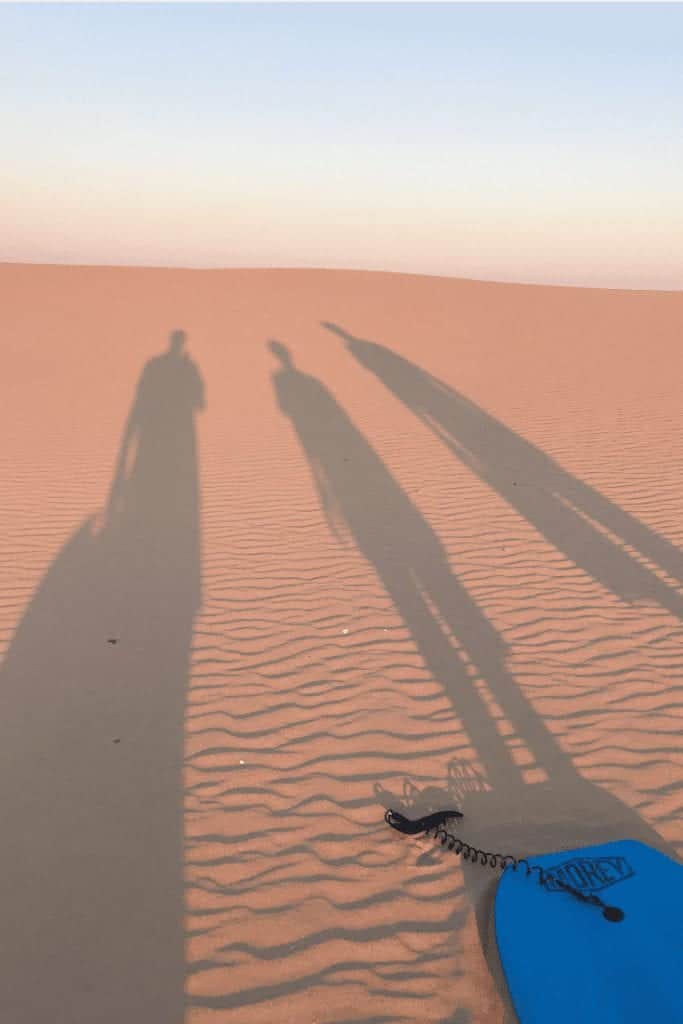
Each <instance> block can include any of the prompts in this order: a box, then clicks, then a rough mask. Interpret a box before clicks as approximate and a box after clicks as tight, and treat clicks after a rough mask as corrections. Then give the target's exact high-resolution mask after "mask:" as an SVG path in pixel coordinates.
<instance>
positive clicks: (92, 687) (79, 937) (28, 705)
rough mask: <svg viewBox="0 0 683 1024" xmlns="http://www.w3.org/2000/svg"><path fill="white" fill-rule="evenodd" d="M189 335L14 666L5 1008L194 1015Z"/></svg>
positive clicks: (156, 387)
mask: <svg viewBox="0 0 683 1024" xmlns="http://www.w3.org/2000/svg"><path fill="white" fill-rule="evenodd" d="M183 345H184V335H183V334H182V332H175V333H174V334H173V335H172V336H171V342H170V346H169V349H168V351H167V352H166V353H164V354H162V355H160V356H158V357H156V358H153V359H151V360H150V361H149V362H148V363H147V365H146V366H145V368H144V370H143V372H142V375H141V378H140V381H139V385H138V388H137V394H136V396H135V399H134V402H133V405H132V408H131V411H130V415H129V417H128V421H127V424H126V427H125V432H124V436H123V440H122V443H121V449H120V455H119V459H118V464H117V467H116V471H115V474H114V480H113V483H112V487H111V492H110V497H109V502H108V506H107V509H106V515H105V516H104V522H103V523H102V524H100V525H99V526H98V525H96V521H95V518H94V517H93V518H90V519H86V520H85V521H84V522H83V523H82V525H81V526H80V527H79V528H78V529H77V530H76V531H75V532H74V533H73V535H72V536H71V537H70V538H69V540H68V541H67V542H66V544H65V545H64V547H63V548H62V550H61V551H60V552H59V554H58V555H57V557H56V558H55V560H54V561H53V563H52V564H51V566H50V567H49V569H48V570H47V572H46V575H45V577H44V578H43V580H42V582H41V584H40V587H39V589H38V590H37V592H36V594H35V596H34V597H33V599H32V601H31V603H30V605H29V607H28V609H27V611H26V613H25V615H24V616H23V619H22V620H21V623H20V625H19V627H18V629H17V631H16V635H15V636H14V639H13V642H12V645H11V648H10V650H9V652H8V655H7V658H6V661H5V663H4V666H3V669H2V673H1V679H0V693H1V695H2V716H1V718H2V724H1V726H0V728H1V730H2V737H1V740H0V750H1V751H2V758H3V764H2V769H3V770H2V787H3V797H2V801H1V805H2V808H3V841H2V844H0V865H1V874H2V878H3V881H4V891H5V898H4V899H3V907H2V914H1V915H0V936H1V938H0V946H1V947H2V950H3V978H4V981H3V985H2V996H0V1019H2V1020H3V1021H12V1024H36V1022H38V1021H50V1022H51V1024H77V1022H86V1021H92V1022H94V1021H97V1022H98V1024H121V1022H123V1021H131V1022H132V1021H140V1022H142V1021H144V1022H145V1024H174V1022H176V1024H181V1022H182V1020H183V1019H184V1005H183V989H184V971H185V968H184V949H183V942H184V934H183V827H182V803H183V799H182V793H183V778H182V763H183V718H184V706H185V697H186V689H187V682H188V671H189V656H190V645H191V639H192V628H193V620H194V617H195V615H196V613H197V610H198V607H199V601H200V560H199V556H200V551H199V492H198V471H197V451H196V438H195V423H194V419H195V414H196V412H197V410H198V409H200V408H202V407H203V385H202V381H201V378H200V376H199V373H198V371H197V369H196V367H195V365H194V363H193V362H192V361H191V359H190V358H189V356H188V355H187V354H186V353H185V352H184V349H183Z"/></svg>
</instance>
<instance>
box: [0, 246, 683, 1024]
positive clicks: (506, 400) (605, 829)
mask: <svg viewBox="0 0 683 1024" xmlns="http://www.w3.org/2000/svg"><path fill="white" fill-rule="evenodd" d="M0 289H1V294H2V299H3V303H2V306H3V310H4V313H5V323H4V327H3V349H2V350H3V355H4V360H3V363H4V366H5V376H6V381H7V386H6V388H5V391H6V400H5V401H4V403H3V407H2V411H1V413H0V415H2V438H3V444H2V449H1V452H2V469H3V480H4V487H3V492H4V499H3V503H2V508H1V510H0V526H1V529H0V567H1V573H2V576H1V579H2V587H1V594H2V603H1V604H0V643H1V644H2V648H1V653H2V654H3V656H4V660H3V664H2V670H1V689H0V700H1V701H2V716H1V719H0V720H1V723H2V724H1V726H0V728H1V729H2V736H1V738H0V740H1V742H0V750H2V757H3V771H2V787H3V792H2V806H3V809H4V823H5V827H4V829H3V844H2V847H1V848H0V849H1V852H0V867H1V869H2V877H3V879H4V880H5V888H6V893H7V895H6V899H5V901H4V906H3V914H2V916H1V917H0V944H1V946H2V950H3V957H4V971H3V974H4V976H5V978H6V979H9V982H8V984H6V985H4V986H3V989H2V994H1V995H0V1017H1V1018H2V1020H8V1021H9V1020H11V1021H12V1022H13V1024H38V1022H42V1021H46V1022H47V1021H49V1022H50V1024H79V1022H81V1021H83V1022H91V1021H98V1024H115V1022H116V1024H120V1022H121V1021H122V1020H130V1021H145V1024H173V1022H177V1024H180V1022H185V1021H186V1022H188V1024H203V1022H212V1021H216V1022H218V1021H223V1020H226V1021H227V1020H230V1021H231V1022H235V1024H266V1022H267V1024H272V1022H273V1021H283V1022H289V1021H292V1022H294V1021H297V1022H301V1021H305V1022H311V1024H312V1022H314V1021H315V1022H318V1024H351V1022H353V1024H381V1022H382V1024H389V1022H399V1021H406V1022H413V1021H421V1022H434V1024H480V1022H481V1024H489V1022H502V1021H503V1020H506V1019H510V1013H509V1009H507V1008H506V1000H505V995H504V992H502V991H501V989H500V985H499V979H498V978H497V975H496V968H495V961H494V957H493V956H492V952H491V935H490V928H489V921H488V911H489V909H490V902H491V896H492V893H493V886H494V883H495V875H494V874H493V873H491V872H489V873H487V872H486V871H485V870H484V869H483V868H476V867H474V866H469V865H468V866H467V869H466V870H463V867H462V865H461V864H460V863H459V862H458V860H457V858H455V856H454V855H453V854H448V853H444V852H442V851H440V850H436V849H434V847H433V845H432V844H431V843H430V842H428V841H425V840H414V839H408V838H403V837H399V836H397V835H396V834H395V833H393V832H391V831H390V830H389V829H388V828H387V826H386V825H385V824H384V821H383V813H384V808H385V807H388V806H393V807H397V808H398V809H407V810H409V811H414V812H415V813H418V812H422V811H426V810H428V809H431V808H434V807H437V806H442V805H444V804H445V805H448V804H449V803H455V804H456V805H457V806H460V807H461V809H462V810H464V812H465V819H464V820H463V822H462V826H461V831H462V833H463V835H465V836H466V837H467V838H468V839H470V841H472V842H474V843H475V844H477V845H482V846H483V847H485V848H486V849H496V850H503V851H505V852H507V851H508V850H509V851H511V852H514V853H532V852H540V851H546V850H555V849H563V848H569V847H572V846H575V845H579V844H581V843H582V842H584V841H591V840H598V839H610V838H620V837H623V836H632V837H636V838H643V839H645V841H647V842H650V843H651V844H653V845H656V846H658V847H659V848H661V849H664V850H667V851H668V852H670V853H672V854H678V855H679V856H680V854H681V848H682V846H683V829H682V827H681V815H680V812H681V792H682V791H683V787H682V782H683V754H682V753H681V743H680V732H681V708H682V699H681V683H682V679H683V647H682V643H681V642H682V640H683V553H682V550H681V548H682V545H683V443H682V442H681V431H680V425H681V413H680V380H681V373H682V371H683V350H682V348H681V344H680V331H681V322H682V314H683V296H681V295H680V294H675V293H646V292H642V293H637V292H618V291H591V290H584V289H568V288H567V289H564V288H544V287H530V286H517V285H496V284H484V283H476V282H465V281H457V280H448V279H438V278H421V277H410V276H404V275H393V274H377V273H355V272H334V271H263V270H259V271H225V272H212V271H206V272H205V271H199V272H191V271H161V270H159V271H157V270H140V269H136V270H129V269H115V268H68V267H28V266H12V265H5V266H0ZM180 331H182V332H184V338H183V337H181V336H180V335H179V334H178V333H175V334H174V332H180Z"/></svg>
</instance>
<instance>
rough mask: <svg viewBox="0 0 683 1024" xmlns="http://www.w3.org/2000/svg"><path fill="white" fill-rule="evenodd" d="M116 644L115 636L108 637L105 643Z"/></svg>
mask: <svg viewBox="0 0 683 1024" xmlns="http://www.w3.org/2000/svg"><path fill="white" fill-rule="evenodd" d="M118 642H119V641H118V638H117V637H115V636H110V637H109V638H108V639H107V643H108V644H117V643H118Z"/></svg>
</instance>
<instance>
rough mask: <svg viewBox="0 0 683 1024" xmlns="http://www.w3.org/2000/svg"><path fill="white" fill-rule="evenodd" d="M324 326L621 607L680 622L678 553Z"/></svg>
mask: <svg viewBox="0 0 683 1024" xmlns="http://www.w3.org/2000/svg"><path fill="white" fill-rule="evenodd" d="M322 326H323V327H325V328H326V329H327V330H329V331H331V332H332V333H333V334H336V335H337V336H338V337H339V338H341V339H342V340H343V341H344V342H345V343H346V347H347V349H348V351H349V352H350V353H351V354H352V355H353V356H354V358H355V359H356V360H357V361H358V362H359V363H360V364H361V365H362V366H364V367H365V368H366V369H367V370H369V371H370V372H371V373H374V374H375V376H376V377H378V378H379V380H381V381H382V383H383V384H384V385H385V387H387V388H388V389H389V391H391V392H392V393H393V394H394V395H395V396H396V397H397V398H398V399H399V400H400V401H401V402H403V403H404V405H406V406H407V407H408V408H409V409H410V410H411V411H412V412H413V413H414V414H415V415H416V416H417V417H418V418H419V419H420V420H421V421H422V422H423V423H425V424H426V425H427V426H428V427H429V428H430V430H432V431H433V432H434V433H435V434H436V436H437V437H439V438H440V439H441V440H442V441H443V442H444V444H446V446H447V447H448V448H449V449H450V451H451V452H452V453H453V454H454V455H455V456H456V457H457V458H458V459H460V461H461V462H462V463H464V464H465V465H466V466H468V467H469V469H471V470H472V472H473V473H475V474H476V475H477V476H478V477H479V478H480V479H481V480H483V481H485V482H486V483H487V484H488V485H489V486H490V487H491V488H492V489H493V490H494V491H496V493H498V494H499V495H500V496H501V497H502V498H504V500H505V501H507V502H508V504H509V505H511V506H512V507H513V508H514V509H515V510H516V511H517V512H518V513H519V514H520V515H522V516H523V517H524V518H525V519H526V520H527V521H528V522H529V523H531V524H532V525H533V526H534V527H535V528H536V529H537V530H538V531H539V533H541V534H542V535H543V536H544V537H545V538H546V540H547V541H548V542H549V543H550V544H552V545H554V546H555V547H556V548H557V549H558V550H559V551H561V552H562V553H563V554H564V555H565V556H566V557H567V558H568V559H569V560H570V561H572V562H573V563H574V565H576V566H577V567H578V568H579V569H581V570H583V571H584V572H585V573H587V574H588V575H589V576H591V577H592V578H593V579H594V580H596V581H597V582H598V583H600V584H601V585H602V586H603V587H605V588H607V589H608V590H609V591H611V592H612V593H613V594H615V595H616V596H617V597H619V598H620V599H622V600H624V601H627V602H636V601H650V602H657V603H658V604H660V605H661V606H662V607H663V608H665V609H666V610H667V611H669V612H671V613H672V614H673V615H675V616H677V617H679V618H683V595H682V594H681V593H680V592H679V591H678V590H677V589H676V587H677V586H679V585H680V586H683V552H682V551H681V550H680V549H679V548H677V547H676V546H675V545H674V544H672V543H671V542H670V541H668V540H667V539H666V538H665V537H662V536H661V535H660V534H658V533H657V532H656V531H655V530H652V529H650V528H649V527H648V526H646V525H645V524H644V523H641V522H640V521H639V520H638V519H637V518H636V517H635V516H633V515H631V514H630V513H629V512H626V511H625V510H624V509H622V508H620V507H619V506H618V505H617V504H615V502H613V501H611V500H610V499H609V498H606V497H605V496H604V495H602V494H601V493H600V492H599V491H597V490H596V489H595V488H593V487H591V486H590V485H589V484H586V483H585V482H584V481H582V480H580V479H578V478H577V477H576V476H574V475H573V474H572V473H570V472H568V471H567V470H565V469H564V468H563V467H562V466H561V465H560V464H559V463H558V462H556V461H555V459H553V458H552V457H551V456H549V455H547V454H546V453H545V452H543V451H542V450H541V449H540V448H538V447H537V446H536V445H534V444H532V443H531V442H530V441H527V440H526V439H525V438H523V437H521V436H520V435H519V434H517V433H515V432H514V431H513V430H511V429H510V428H509V427H507V426H506V425H505V424H504V423H502V422H501V421H500V420H498V419H496V417H495V416H492V415H491V414H490V413H487V412H486V411H485V410H484V409H482V408H480V407H479V406H478V405H477V404H476V403H475V402H472V401H471V400H470V399H468V398H466V397H465V395H462V394H460V393H459V392H458V391H456V390H455V389H454V388H452V387H449V386H448V385H447V384H445V383H444V382H443V381H440V380H438V379H437V378H436V377H434V376H432V375H431V374H430V373H427V371H426V370H423V369H422V368H421V367H419V366H417V365H416V364H415V363H412V362H411V361H410V360H408V359H406V358H404V357H403V356H400V355H398V354H397V353H396V352H393V351H392V350H391V349H389V348H387V347H386V346H384V345H380V344H378V343H377V342H373V341H366V340H364V339H362V338H356V337H354V336H353V335H352V334H349V332H348V331H345V330H344V329H343V328H341V327H339V326H337V325H335V324H332V323H323V325H322ZM626 546H628V547H629V548H630V549H632V551H633V552H637V553H638V555H639V556H641V557H642V558H645V559H647V560H648V561H650V562H651V563H654V564H655V565H656V566H658V567H659V568H660V569H661V570H663V571H664V572H665V573H666V574H667V575H668V576H669V578H670V579H671V580H672V581H673V583H674V585H673V586H672V585H669V584H667V583H666V582H665V581H664V580H662V579H661V578H660V577H659V576H658V575H657V574H656V573H655V572H653V571H652V570H651V569H649V568H648V567H647V566H646V565H644V564H643V562H642V561H640V560H639V558H637V557H635V556H634V554H632V553H631V552H630V551H628V550H626Z"/></svg>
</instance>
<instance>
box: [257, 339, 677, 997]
mask: <svg viewBox="0 0 683 1024" xmlns="http://www.w3.org/2000/svg"><path fill="white" fill-rule="evenodd" d="M270 348H271V351H272V352H273V354H274V355H275V357H276V358H277V359H278V361H279V363H280V367H279V369H278V370H277V371H276V373H275V374H274V377H273V383H274V387H275V392H276V396H277V400H278V404H279V407H280V409H281V411H282V412H283V414H284V415H285V416H287V417H288V418H289V420H290V421H291V423H292V426H293V428H294V430H295V431H296V434H297V437H298V439H299V443H300V444H301V447H302V449H303V451H304V453H305V455H306V457H307V459H308V462H309V465H310V468H311V472H312V475H313V480H314V483H315V487H316V489H317V492H318V496H319V500H320V504H321V508H322V510H323V511H324V514H325V516H326V518H327V521H328V523H329V525H330V528H331V529H332V530H333V532H334V533H335V535H336V536H337V537H338V538H340V539H341V537H342V535H343V534H346V535H348V536H350V538H351V539H352V540H353V542H354V543H355V545H356V546H357V548H358V550H359V551H360V552H361V553H362V555H363V556H364V557H365V559H366V560H367V562H368V563H369V565H370V566H371V567H372V568H373V570H374V571H375V572H376V574H377V576H378V578H379V580H380V582H381V584H382V585H383V587H384V589H385V590H386V592H387V594H388V596H389V597H390V598H391V600H392V602H393V604H394V606H395V608H396V610H397V612H398V613H399V615H400V616H401V618H402V619H403V621H404V623H405V625H406V627H407V628H408V630H409V631H410V633H411V636H412V638H413V640H414V643H415V646H416V649H417V651H418V653H419V655H420V657H421V658H422V660H423V662H424V664H425V666H426V668H427V670H428V671H429V673H430V675H431V676H432V677H433V678H434V679H435V680H436V681H437V682H439V683H440V684H441V685H442V686H443V688H444V691H445V692H446V694H447V696H448V697H449V699H450V700H451V702H452V704H453V707H454V710H455V713H456V715H457V716H458V718H459V719H460V722H461V723H462V728H463V730H464V732H465V733H466V734H467V736H468V738H469V740H470V742H471V743H472V745H473V746H474V748H475V750H476V753H477V756H478V758H479V760H480V762H481V764H482V766H483V768H484V772H485V775H484V776H483V777H482V785H481V786H477V787H476V788H475V789H474V790H470V791H468V792H467V793H466V795H465V797H464V799H463V803H462V805H461V809H462V810H463V811H464V813H465V816H466V822H465V823H464V824H463V828H462V831H463V834H464V835H465V836H466V838H467V840H468V842H470V843H472V844H473V845H475V846H477V847H479V848H482V849H486V850H493V851H495V852H502V853H510V852H511V853H516V854H522V853H524V854H527V855H532V854H535V853H536V854H537V853H544V852H552V851H555V850H561V849H566V848H568V847H572V846H576V845H580V844H581V843H584V844H588V843H598V842H603V841H607V840H609V839H614V838H620V837H623V836H629V837H632V838H638V839H641V840H642V841H644V842H649V843H650V844H651V845H653V846H656V847H658V848H660V849H667V848H666V846H665V844H664V843H663V841H662V839H661V837H659V836H658V835H657V834H656V833H655V831H654V830H653V829H651V828H650V827H649V826H648V825H647V823H646V822H644V821H643V820H642V819H641V818H640V816H639V815H638V814H637V813H636V812H635V811H634V810H632V809H631V808H630V807H627V806H625V805H624V804H622V802H621V801H619V800H618V799H616V798H615V797H614V796H612V795H611V794H610V793H608V792H607V791H606V790H603V789H601V788H600V787H599V786H596V785H594V784H593V783H591V782H589V781H587V780H585V779H584V778H582V776H581V775H580V774H579V773H578V772H577V771H576V769H575V767H574V765H573V763H572V760H571V757H570V756H569V755H568V754H566V753H565V751H564V750H563V749H562V748H561V746H560V745H559V743H558V741H557V739H556V738H555V736H554V735H553V733H552V732H551V731H550V730H549V729H548V728H547V726H546V724H545V722H544V720H543V719H542V718H541V716H540V715H539V714H538V713H537V712H536V711H535V709H534V707H533V705H532V704H531V703H530V702H529V701H528V700H527V698H526V697H525V695H524V693H523V692H522V690H521V689H520V687H519V686H518V684H517V682H516V680H515V678H514V677H513V676H512V674H511V673H510V671H509V670H508V668H507V666H506V663H505V659H506V654H507V650H506V647H505V644H504V643H503V641H502V639H501V638H500V636H499V635H498V633H497V631H496V630H495V628H494V627H493V625H492V624H491V622H490V621H489V620H488V618H487V617H486V616H485V614H484V612H483V611H482V610H481V609H480V608H479V607H478V605H477V604H476V603H475V601H474V600H473V599H472V597H471V596H470V595H469V593H468V592H467V590H466V588H465V587H464V585H463V584H462V583H461V582H460V580H459V579H458V578H457V576H456V575H455V573H454V571H453V570H452V569H451V567H450V565H449V562H448V558H447V555H446V551H445V549H444V548H443V546H442V544H441V542H440V541H439V539H438V537H437V535H436V534H435V532H434V531H433V529H432V528H431V526H430V525H429V523H428V522H427V521H426V519H425V518H424V517H423V516H422V514H421V512H420V511H419V509H418V508H417V506H416V505H415V504H414V503H413V502H412V501H411V499H410V497H409V496H408V495H407V494H406V493H405V491H404V490H403V489H402V488H401V486H400V485H399V483H398V481H397V480H396V479H395V478H394V477H393V475H392V474H391V473H390V471H389V469H388V468H387V467H386V466H385V465H384V463H383V462H382V460H381V459H380V457H379V456H378V455H377V453H376V452H375V450H374V449H373V448H372V446H371V445H370V444H369V443H368V441H367V440H366V439H365V438H364V437H363V435H362V434H361V432H360V431H359V430H358V428H357V427H356V426H355V424H354V423H353V421H352V420H351V419H350V417H349V416H348V415H347V414H346V412H345V411H344V410H343V409H342V408H341V406H340V405H339V404H338V403H337V401H336V399H335V398H334V396H333V395H332V393H331V392H330V391H329V390H328V389H327V388H326V387H325V386H324V385H323V384H322V383H321V382H320V381H319V380H317V379H316V378H315V377H313V376H310V375H308V374H305V373H302V372H301V371H300V370H299V369H297V367H296V366H295V365H294V361H293V359H292V356H291V354H290V352H289V350H288V349H287V348H286V346H284V345H283V344H282V343H280V342H277V341H271V342H270ZM440 619H441V621H442V622H443V623H444V624H445V626H446V627H447V630H448V632H446V631H444V628H443V626H442V624H441V621H439V620H440ZM452 640H457V642H458V644H459V645H460V647H461V648H462V650H463V652H464V653H465V655H466V656H467V658H468V659H469V661H470V663H471V664H472V666H473V667H474V669H475V672H476V675H473V674H472V673H471V672H469V671H468V666H467V664H466V662H465V659H464V658H463V656H462V655H461V654H460V653H459V651H458V650H457V649H456V648H455V647H453V646H452V643H451V641H452ZM477 676H478V677H479V680H482V681H483V682H485V684H486V686H487V687H488V689H489V690H490V692H491V694H492V696H493V697H494V699H495V701H496V703H497V704H498V706H499V708H500V710H501V711H502V714H503V718H504V720H506V722H507V723H508V724H509V725H512V727H513V735H511V736H509V737H508V738H506V737H504V736H503V734H502V732H501V731H500V729H499V727H498V724H499V723H498V721H497V719H496V716H495V714H494V712H493V710H492V709H491V707H490V705H489V704H488V703H487V702H486V701H485V699H484V697H483V695H482V693H481V690H480V689H479V687H478V686H477V685H475V684H476V681H477V678H476V677H477ZM508 739H509V740H510V741H512V743H510V742H508ZM520 743H521V744H522V748H524V747H525V748H526V753H528V754H530V755H531V757H532V761H533V767H534V768H540V769H542V773H541V774H542V775H543V779H542V781H539V782H533V783H530V782H527V781H526V777H525V774H526V770H527V769H528V768H530V767H532V765H530V764H529V763H528V761H527V764H526V765H525V768H524V769H522V767H521V766H520V759H519V758H518V757H516V756H513V753H512V744H514V745H515V746H516V747H517V753H520V752H523V750H522V751H520ZM432 797H433V794H432ZM392 801H393V804H392V805H393V807H394V809H397V810H401V802H400V801H398V800H394V799H393V797H392ZM430 809H438V808H430V807H429V806H428V805H426V806H425V805H424V804H423V806H422V807H418V808H417V810H418V813H426V812H428V811H429V810H430ZM440 809H443V808H440ZM465 826H466V827H465ZM463 867H464V871H465V879H466V884H467V889H468V893H469V896H470V899H471V901H472V904H473V906H474V908H475V913H476V917H477V925H478V928H479V932H480V936H481V941H482V946H483V948H484V950H485V951H486V953H487V956H488V957H489V963H490V964H491V965H492V970H493V971H494V977H497V976H498V975H497V972H496V969H495V966H494V965H495V949H494V946H495V943H494V944H493V945H492V937H491V932H490V910H491V902H492V897H493V892H494V889H495V879H494V878H493V877H492V874H491V872H490V871H489V872H485V871H482V870H481V868H480V867H479V866H478V865H474V864H472V865H470V864H467V863H466V864H464V865H463Z"/></svg>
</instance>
